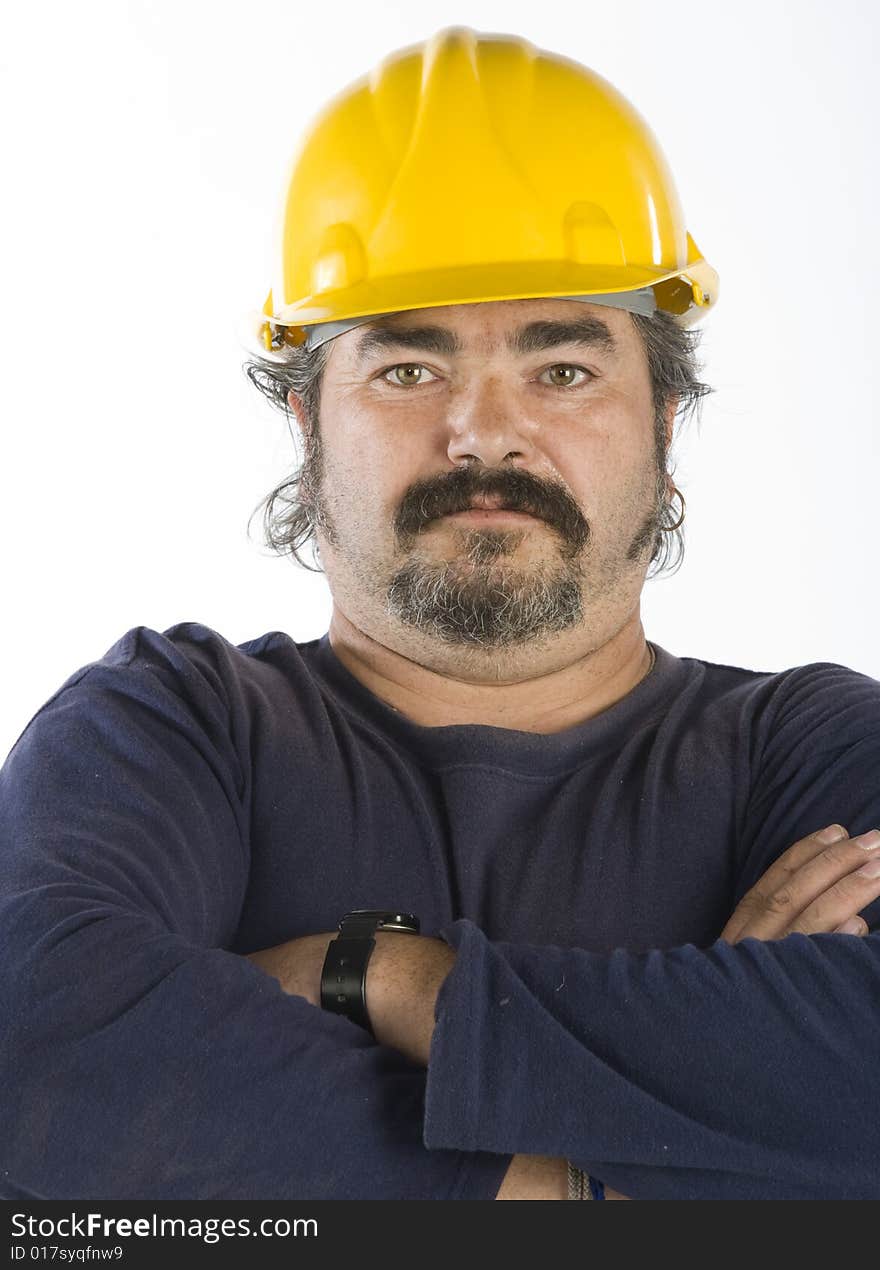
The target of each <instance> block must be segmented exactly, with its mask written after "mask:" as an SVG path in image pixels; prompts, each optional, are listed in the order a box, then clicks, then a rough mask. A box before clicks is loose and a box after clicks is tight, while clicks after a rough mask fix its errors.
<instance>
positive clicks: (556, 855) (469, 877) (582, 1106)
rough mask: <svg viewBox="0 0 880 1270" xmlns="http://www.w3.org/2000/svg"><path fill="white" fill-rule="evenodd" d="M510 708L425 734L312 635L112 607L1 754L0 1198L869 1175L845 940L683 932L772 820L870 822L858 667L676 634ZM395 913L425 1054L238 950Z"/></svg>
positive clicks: (441, 1193) (404, 1194)
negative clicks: (744, 658)
mask: <svg viewBox="0 0 880 1270" xmlns="http://www.w3.org/2000/svg"><path fill="white" fill-rule="evenodd" d="M654 651H655V654H656V662H655V665H654V668H653V670H652V671H651V672H650V674H648V676H647V677H646V678H645V679H643V680H642V681H641V682H640V683H639V684H638V685H637V686H636V687H635V688H634V689H633V690H632V691H631V692H629V693H628V694H627V695H626V696H625V697H623V698H622V699H621V700H620V701H618V702H617V703H616V704H614V705H612V706H611V707H609V708H608V709H606V710H604V711H603V712H601V713H600V714H598V715H597V716H595V717H593V718H591V719H588V720H585V721H584V722H582V723H580V724H577V725H575V726H574V727H570V728H568V729H566V730H564V731H562V732H558V733H554V734H550V735H541V734H535V733H528V732H522V731H516V730H512V729H506V728H497V727H490V726H486V725H482V724H455V725H451V726H440V727H424V726H421V725H419V724H416V723H415V722H413V721H412V720H410V719H409V718H407V717H406V716H405V715H404V714H402V713H400V712H399V711H397V710H395V709H394V708H393V707H392V706H391V705H390V704H388V703H386V702H385V701H383V700H381V699H380V698H379V697H378V696H376V695H374V694H373V693H372V692H371V691H370V690H369V689H368V688H367V687H366V686H365V685H364V684H362V683H361V682H360V681H359V680H358V679H357V678H356V677H355V676H354V675H352V674H351V673H350V671H349V670H348V669H347V668H346V667H345V666H344V665H343V663H342V662H341V661H340V660H339V658H338V657H337V656H336V654H335V653H334V651H333V648H332V646H331V643H330V640H329V635H328V634H325V635H324V636H322V637H321V638H318V639H313V640H311V641H307V642H301V643H296V642H294V641H293V640H292V639H291V638H290V637H289V636H288V635H286V634H284V633H283V632H279V631H271V632H268V633H267V634H264V635H262V636H261V637H259V638H257V639H254V640H251V641H249V642H247V643H244V644H239V645H233V644H231V643H230V642H229V641H227V640H226V639H224V638H223V637H222V636H221V635H220V634H218V633H217V632H216V631H213V630H211V629H210V628H208V627H206V626H203V625H201V624H199V623H195V622H183V623H180V624H178V625H176V626H174V627H171V628H170V629H169V630H167V631H164V632H161V633H160V632H158V631H155V630H152V629H150V628H148V627H143V626H140V627H136V628H134V629H132V630H130V631H128V632H127V633H126V634H125V635H123V636H122V637H121V638H120V639H119V640H118V641H117V642H116V643H115V644H114V645H113V646H112V647H111V648H110V649H108V651H107V652H106V653H105V654H104V655H103V657H101V658H99V659H98V660H96V661H94V662H91V663H89V664H88V665H86V666H83V667H81V668H79V669H78V670H77V671H76V672H75V673H73V674H72V675H71V676H70V677H69V678H68V679H67V680H66V681H65V682H64V683H63V684H62V685H61V686H60V687H59V688H58V690H57V691H56V692H55V693H54V694H53V695H52V696H51V697H50V698H49V700H48V701H46V702H45V703H44V704H43V705H42V706H41V707H40V708H39V709H38V710H37V711H36V713H35V714H34V716H33V717H32V718H31V719H30V721H29V722H28V724H27V725H26V727H25V728H24V729H23V731H22V733H21V735H20V736H19V737H18V739H17V741H16V743H15V744H14V746H13V747H12V749H11V751H10V752H9V755H8V756H7V758H6V761H5V763H4V765H3V767H2V769H0V1020H2V1029H0V1088H2V1089H3V1091H4V1093H3V1097H2V1099H0V1196H2V1197H3V1198H8V1199H15V1198H48V1199H58V1198H79V1199H87V1198H102V1199H134V1198H143V1199H320V1198H329V1199H333V1198H340V1199H364V1198H366V1199H369V1198H376V1199H383V1198H400V1199H491V1198H493V1197H494V1196H495V1194H496V1193H497V1191H498V1188H499V1186H500V1183H501V1180H502V1178H503V1176H504V1173H505V1171H506V1169H507V1167H508V1164H509V1162H510V1158H511V1156H512V1154H513V1153H516V1152H524V1153H530V1154H541V1155H553V1156H562V1157H566V1158H569V1159H572V1160H574V1161H575V1162H576V1163H578V1164H580V1165H581V1166H582V1167H584V1168H585V1169H587V1170H588V1171H589V1172H590V1173H592V1174H594V1175H596V1176H598V1177H600V1178H602V1179H603V1180H604V1181H605V1182H606V1183H607V1184H609V1185H612V1186H614V1187H615V1188H617V1189H618V1190H619V1191H621V1192H622V1193H623V1194H626V1195H629V1196H631V1197H633V1198H635V1199H656V1198H670V1199H686V1198H726V1199H728V1198H729V1199H749V1198H869V1197H870V1198H880V1110H878V1107H880V1098H878V1092H877V1076H878V1072H880V933H875V931H876V930H877V927H878V925H880V902H875V903H873V904H871V905H870V906H869V907H868V908H866V909H865V910H863V916H864V917H865V918H866V920H867V921H868V923H869V927H870V930H871V933H870V934H869V935H867V936H865V937H862V938H857V937H853V936H846V935H834V934H822V935H813V936H805V935H797V934H792V935H789V936H788V937H787V938H785V939H782V940H776V941H767V942H761V941H758V940H755V939H745V940H743V941H741V942H740V943H738V944H735V945H728V944H726V943H724V942H722V941H720V940H719V939H718V936H719V933H720V931H721V930H722V929H723V927H724V925H725V923H726V921H727V919H728V918H729V916H730V914H731V912H732V911H733V909H734V907H735V906H736V904H737V903H738V901H739V899H740V898H741V897H742V896H743V895H744V894H745V892H746V891H747V890H748V889H749V888H750V887H751V886H752V885H753V884H754V883H755V882H756V881H757V880H758V879H759V878H760V877H761V876H762V874H763V873H764V872H765V871H766V870H767V868H768V867H769V866H770V864H771V863H772V862H773V860H774V859H776V858H777V857H778V856H779V855H780V854H781V853H782V852H783V851H784V850H785V849H786V848H788V847H789V846H791V845H793V843H795V842H796V841H797V840H798V839H800V838H802V837H804V836H806V835H807V834H809V833H812V832H815V831H816V830H818V829H820V828H822V827H823V826H825V825H827V824H830V823H832V822H834V821H837V822H839V823H840V824H842V825H844V826H845V827H846V828H847V830H848V831H849V833H850V834H851V835H855V834H858V833H862V832H864V831H866V830H868V829H870V828H873V827H875V826H880V682H878V681H877V680H874V679H872V678H869V677H867V676H865V675H862V674H860V673H858V672H857V671H854V670H851V669H849V668H847V667H844V666H840V665H836V664H833V663H814V664H810V665H806V666H798V667H794V668H792V669H788V670H784V671H778V672H769V671H768V672H761V671H754V670H747V669H743V668H740V667H736V666H726V665H718V664H714V663H711V662H707V661H702V660H700V659H697V658H692V657H682V658H679V657H676V656H674V655H673V654H671V653H670V652H668V651H666V650H665V649H663V648H661V647H660V646H658V645H656V644H655V645H654ZM352 908H382V909H398V910H404V911H411V912H415V913H416V914H418V916H419V917H420V919H421V925H422V932H423V934H427V935H436V936H439V937H441V938H443V939H445V940H447V942H449V943H450V944H452V945H453V946H454V947H455V948H456V950H457V959H456V961H455V964H454V966H453V969H452V971H451V973H450V974H449V976H448V978H447V979H446V981H445V983H444V984H443V986H442V988H441V991H440V995H439V998H438V1001H437V1010H436V1018H437V1023H436V1029H435V1034H434V1039H433V1043H432V1047H431V1055H430V1062H429V1065H428V1068H427V1070H425V1069H424V1068H421V1067H418V1066H416V1065H414V1064H412V1063H411V1062H409V1061H408V1060H407V1059H405V1058H404V1057H403V1056H402V1055H401V1054H399V1053H398V1052H397V1051H395V1050H393V1049H391V1048H389V1047H385V1046H382V1045H379V1044H377V1043H376V1042H375V1041H374V1040H373V1038H372V1037H371V1036H370V1035H369V1033H367V1032H366V1031H364V1030H363V1029H361V1028H359V1027H358V1026H356V1025H355V1024H354V1023H352V1022H350V1021H349V1020H348V1019H346V1018H343V1017H341V1016H339V1015H335V1014H332V1013H329V1012H326V1011H322V1010H320V1009H318V1008H317V1007H315V1006H313V1005H311V1004H310V1003H309V1002H307V1001H306V1000H305V999H304V998H302V997H299V996H295V995H290V994H286V993H285V992H283V990H282V989H281V987H280V985H279V984H278V983H277V981H276V980H275V979H273V978H272V977H270V976H268V975H266V974H265V973H264V972H263V971H262V970H261V969H259V968H258V967H257V966H256V965H255V964H253V963H252V962H250V961H248V960H247V959H246V957H245V956H244V954H247V953H249V952H252V951H255V950H257V949H262V948H267V947H270V946H272V945H275V944H278V943H281V942H283V941H285V940H288V939H292V938H295V937H297V936H301V935H306V934H313V933H317V932H323V931H332V930H334V929H335V928H336V924H337V922H338V920H339V918H340V917H341V916H342V914H343V913H345V912H346V911H347V910H349V909H352Z"/></svg>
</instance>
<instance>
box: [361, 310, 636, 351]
mask: <svg viewBox="0 0 880 1270" xmlns="http://www.w3.org/2000/svg"><path fill="white" fill-rule="evenodd" d="M505 343H506V345H507V348H508V349H509V350H510V351H511V352H512V353H518V354H520V355H523V354H525V353H538V352H542V351H543V350H545V349H549V348H556V347H558V346H559V345H561V344H580V345H582V346H584V347H590V348H600V349H602V350H603V351H604V352H606V353H615V352H616V351H617V341H616V340H615V338H614V336H613V335H612V334H611V331H610V329H609V328H608V327H607V326H606V325H605V323H604V322H603V321H602V319H601V318H597V317H592V316H584V317H579V318H574V319H568V320H562V321H551V320H543V321H538V322H529V323H528V324H527V325H526V326H521V327H519V328H518V329H517V330H515V331H511V332H510V334H509V335H508V336H507V339H506V341H505ZM389 348H408V349H415V350H417V351H419V352H423V353H442V354H445V355H447V356H451V355H452V354H453V353H461V352H463V350H464V345H463V344H462V342H461V340H460V339H459V338H458V336H457V335H456V333H455V332H454V331H450V330H449V328H448V327H445V326H425V325H421V326H386V325H384V324H382V323H381V322H376V323H374V324H372V325H371V326H369V327H367V329H366V330H365V331H364V333H363V334H362V335H361V337H360V340H359V341H358V344H357V356H358V359H359V360H360V361H366V360H367V358H368V357H370V356H371V355H372V354H374V353H375V352H377V351H379V350H384V349H389Z"/></svg>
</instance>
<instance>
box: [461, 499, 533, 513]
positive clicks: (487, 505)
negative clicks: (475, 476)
mask: <svg viewBox="0 0 880 1270" xmlns="http://www.w3.org/2000/svg"><path fill="white" fill-rule="evenodd" d="M459 510H460V511H464V512H521V513H522V514H523V515H525V516H530V515H532V514H533V513H532V512H531V511H530V510H529V509H528V508H526V507H514V506H513V505H512V504H511V503H505V501H504V499H503V498H498V497H492V496H490V495H488V494H483V495H481V496H480V497H477V498H475V499H473V501H472V502H470V503H468V505H467V507H462V508H460V509H459ZM451 514H452V515H455V513H454V512H453V513H451Z"/></svg>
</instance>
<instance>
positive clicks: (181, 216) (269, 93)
mask: <svg viewBox="0 0 880 1270" xmlns="http://www.w3.org/2000/svg"><path fill="white" fill-rule="evenodd" d="M451 24H462V25H467V26H471V27H473V28H475V29H477V30H479V31H488V32H496V33H505V32H506V33H512V34H516V35H520V36H523V37H524V38H526V39H529V40H531V41H532V43H534V44H536V45H538V46H539V47H542V48H546V49H550V50H552V51H556V52H560V53H563V54H565V55H567V56H570V57H574V58H576V59H577V60H579V61H581V62H583V63H585V64H586V65H588V66H590V67H592V68H593V69H595V70H597V71H598V72H599V73H600V74H602V75H604V76H605V77H606V78H607V79H609V80H610V81H611V82H612V83H613V84H614V85H615V86H616V87H617V88H618V89H620V90H621V91H622V92H623V93H624V94H625V95H626V96H627V97H628V98H629V99H630V101H632V103H633V104H634V105H635V106H636V107H637V109H638V110H639V111H640V112H641V113H642V114H643V115H644V116H645V118H646V119H647V120H648V122H649V123H650V125H651V127H652V129H653V131H654V132H655V134H656V135H657V136H658V138H659V139H660V142H661V145H662V146H663V149H664V150H665V152H666V155H667V157H668V158H669V160H670V163H671V166H672V169H673V172H674V173H675V176H676V180H677V183H678V187H679V192H680V195H681V199H682V203H683V206H684V208H685V212H686V215H687V221H688V227H689V229H690V231H691V233H692V234H693V236H694V238H695V239H696V241H697V243H698V245H699V247H700V249H701V250H702V251H703V253H704V254H705V256H706V258H707V259H708V260H709V262H710V263H711V264H712V265H713V266H714V267H715V268H716V269H717V270H718V271H719V273H720V275H721V293H720V294H721V299H720V302H719V304H718V307H717V308H716V309H715V310H713V312H712V313H711V314H710V315H709V316H708V318H707V319H706V321H705V323H704V330H705V335H704V339H703V344H702V356H703V359H704V363H705V370H704V378H706V379H707V380H708V382H710V383H711V384H712V385H713V386H714V387H715V389H716V393H715V394H714V395H713V396H711V397H710V398H708V400H707V401H706V402H705V403H704V407H703V421H702V424H701V425H700V427H699V428H697V427H695V426H694V425H693V424H692V425H690V427H689V429H688V432H687V434H686V436H685V439H684V442H683V444H682V445H681V446H680V447H679V449H678V452H677V453H678V466H677V478H678V483H679V484H680V485H681V487H682V488H683V490H684V492H685V495H686V498H687V506H688V515H687V521H686V526H685V527H686V534H687V547H686V556H685V563H684V565H683V567H682V569H681V571H680V572H679V573H678V574H677V575H675V576H674V577H671V578H669V577H666V578H660V579H657V580H656V581H652V582H649V583H648V584H647V586H646V588H645V592H644V597H643V616H644V623H645V631H646V634H647V636H648V638H649V639H652V640H654V641H655V642H657V643H659V644H661V645H662V646H663V647H664V648H667V649H668V650H669V651H671V652H673V653H676V654H677V655H679V656H695V657H701V658H705V659H707V660H710V661H716V662H724V663H730V664H735V665H740V666H746V667H749V668H753V669H760V670H778V669H782V668H784V667H787V666H792V665H798V664H802V663H804V662H809V661H834V662H841V663H843V664H844V665H849V666H851V667H853V668H855V669H857V670H860V671H862V672H863V673H866V674H869V675H871V676H873V677H875V678H880V639H878V619H880V606H878V599H877V577H878V572H880V569H878V560H880V553H878V548H877V543H878V538H880V534H878V529H877V509H878V501H880V500H878V484H880V482H878V443H877V437H876V426H877V415H878V402H877V366H878V358H877V354H876V351H875V348H876V344H877V340H878V336H880V320H878V313H877V305H878V299H880V287H878V279H877V271H878V266H877V263H876V262H877V235H878V217H877V201H878V200H877V195H878V177H877V166H878V165H877V160H878V152H877V145H876V127H877V121H878V115H880V110H878V106H880V89H878V77H877V72H876V66H875V58H876V49H877V46H878V34H880V32H878V26H880V19H878V6H877V5H874V4H868V3H867V2H866V0H837V2H836V3H834V4H831V3H827V2H826V3H816V2H815V0H814V2H810V3H805V2H804V0H800V2H799V3H794V0H792V2H791V3H783V2H782V0H761V2H760V3H754V2H751V0H750V2H748V3H742V2H740V3H738V4H736V5H731V4H728V3H720V2H718V0H709V2H707V0H696V2H689V0H664V2H663V3H660V4H658V3H657V0H615V3H614V4H599V3H579V4H576V5H575V4H573V3H571V0H541V3H540V4H535V3H534V0H503V3H494V2H489V0H472V2H471V3H468V4H453V3H448V2H446V0H436V2H433V3H432V2H431V0H406V2H399V3H395V4H391V3H387V2H385V3H383V4H377V3H367V4H365V3H362V2H361V0H357V2H355V0H333V2H332V3H329V4H302V3H290V2H288V3H274V4H263V5H258V4H253V3H244V2H243V0H238V2H232V0H230V2H228V3H218V2H217V0H214V2H213V3H209V2H208V0H189V2H187V0H159V2H155V3H147V0H127V2H125V0H114V2H113V3H109V2H107V3H100V2H96V0H91V2H86V3H78V4H69V3H66V2H65V3H62V2H61V0H47V2H43V3H41V4H39V5H36V4H35V5H26V4H24V3H21V2H20V3H19V4H18V6H17V12H15V13H14V14H13V15H12V16H9V17H7V18H6V19H5V20H4V31H3V38H2V46H3V48H2V52H0V72H2V95H0V117H2V119H3V121H4V132H5V134H6V135H5V137H4V141H3V160H2V171H3V179H4V186H5V193H4V195H3V198H2V200H0V218H2V224H0V230H2V236H0V242H2V250H3V269H2V279H3V282H2V286H3V303H2V306H0V309H2V319H0V320H2V328H0V347H2V350H3V354H4V366H3V374H2V379H0V410H2V417H3V427H2V434H0V435H2V517H3V521H2V526H0V542H2V551H3V556H2V568H3V588H2V595H3V599H4V620H3V622H2V624H0V640H2V648H0V692H2V701H3V711H2V716H0V756H2V755H5V754H6V753H7V752H8V750H9V748H10V747H11V746H12V744H13V743H14V741H15V740H16V738H17V736H18V735H19V733H20V731H21V729H22V728H23V727H24V726H25V724H26V723H27V722H28V720H29V719H30V717H31V716H32V714H33V713H34V712H35V711H36V710H37V709H38V708H39V706H40V705H42V703H43V702H44V701H45V700H46V699H47V698H48V697H49V696H50V695H51V694H52V693H53V692H54V691H55V689H56V688H57V687H58V686H59V685H60V684H61V683H62V682H63V681H64V680H65V679H66V678H67V677H68V676H69V675H70V674H72V673H73V672H74V671H75V670H76V669H77V668H78V667H80V666H82V665H85V664H86V663H88V662H90V661H94V660H97V659H98V658H100V657H101V656H102V655H103V653H104V652H105V651H106V650H107V649H108V648H109V647H110V645H111V644H113V643H115V641H116V640H117V639H118V638H119V637H120V636H121V635H122V634H124V632H125V631H127V630H128V629H130V628H131V627H133V626H138V625H146V626H152V627H154V628H155V629H157V630H165V629H167V628H168V627H170V626H172V625H174V624H175V623H177V622H182V621H198V622H202V623H204V624H206V625H208V626H211V627H213V628H214V629H215V630H218V631H219V632H220V633H221V634H223V635H224V636H225V637H226V638H227V639H228V640H230V641H231V642H233V643H241V642H243V641H245V640H248V639H252V638H255V637H257V636H258V635H260V634H262V633H263V632H264V631H267V630H276V629H277V630H284V631H287V632H288V633H289V634H290V635H291V636H292V637H293V638H294V639H298V640H305V639H311V638H314V637H316V636H318V635H320V634H322V633H323V632H324V631H325V630H326V628H327V623H328V619H329V613H330V597H329V592H328V590H327V584H326V582H325V580H324V578H323V576H321V575H313V574H309V573H306V572H305V571H303V570H301V569H298V568H296V567H294V566H293V565H292V564H291V563H289V562H288V561H287V560H282V559H280V558H279V557H277V556H275V555H273V554H272V553H270V552H269V550H268V548H267V547H266V546H265V545H264V544H263V543H262V538H261V527H262V518H261V516H260V515H257V516H255V517H254V519H253V522H252V527H251V538H250V540H249V539H248V535H247V522H248V517H249V516H250V514H251V512H252V511H253V509H254V507H255V506H256V505H257V504H258V503H259V502H260V500H261V499H262V498H263V497H264V496H265V495H266V494H267V493H268V492H269V490H270V489H271V488H273V486H274V485H276V484H277V483H279V482H280V481H281V480H282V479H284V477H285V476H287V475H288V474H289V472H290V469H291V465H292V463H293V461H294V453H293V450H292V445H291V441H290V437H289V435H288V432H287V429H286V425H285V422H284V420H283V418H282V417H281V416H280V415H277V414H274V413H273V412H272V411H271V409H270V407H269V406H268V404H266V403H264V401H263V399H262V398H261V397H259V395H258V394H257V393H256V391H255V390H254V389H252V388H251V387H250V385H249V384H248V383H247V382H246V380H245V378H244V376H243V374H242V371H241V364H242V361H243V360H244V356H245V353H244V350H243V349H242V347H241V345H240V343H239V336H238V324H239V322H240V320H241V317H242V315H243V314H244V313H246V312H247V311H249V310H252V309H254V308H259V307H260V306H261V305H262V303H263V301H264V299H265V296H266V292H267V291H268V289H269V286H270V284H271V281H272V279H271V277H270V275H269V262H270V260H271V252H272V248H273V244H272V243H271V242H270V236H271V234H272V231H273V228H274V225H275V221H276V217H277V212H278V203H279V200H280V198H281V195H282V192H283V191H282V182H283V181H284V179H285V177H286V173H287V165H288V161H289V158H290V156H291V155H292V153H293V151H294V148H295V146H296V143H297V140H298V137H299V135H300V132H301V130H302V129H303V128H304V127H305V126H306V125H307V123H308V121H309V119H310V118H311V116H312V115H313V113H314V112H315V111H316V110H317V109H318V108H319V106H320V105H322V104H323V102H324V101H326V100H327V98H328V97H329V96H330V95H331V94H333V93H335V92H337V91H338V90H340V89H342V88H343V87H344V86H345V85H346V84H348V83H349V82H351V81H352V80H353V79H355V78H357V77H359V76H360V75H362V74H363V73H365V72H366V71H368V70H369V69H370V68H371V67H372V66H373V65H374V64H375V63H376V62H378V61H379V60H380V59H382V58H383V57H385V56H386V55H387V54H388V53H390V52H391V51H393V50H395V49H397V48H400V47H403V46H405V45H407V44H411V43H415V42H418V41H421V40H424V39H425V38H427V37H428V36H429V35H431V34H432V33H433V32H434V31H436V30H437V29H439V28H440V27H443V26H447V25H451Z"/></svg>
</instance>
